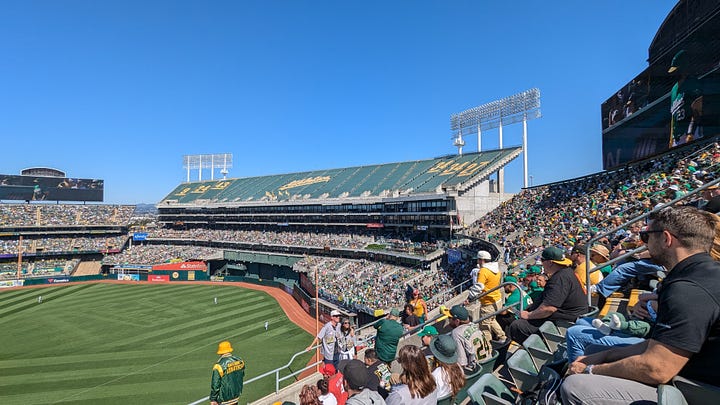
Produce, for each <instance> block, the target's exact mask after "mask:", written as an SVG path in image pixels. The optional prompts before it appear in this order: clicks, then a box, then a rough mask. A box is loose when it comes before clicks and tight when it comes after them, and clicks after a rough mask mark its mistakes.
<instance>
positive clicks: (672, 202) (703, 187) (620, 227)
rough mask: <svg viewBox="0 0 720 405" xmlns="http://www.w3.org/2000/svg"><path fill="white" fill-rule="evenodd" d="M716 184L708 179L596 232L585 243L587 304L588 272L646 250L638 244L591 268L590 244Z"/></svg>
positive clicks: (718, 179) (589, 298)
mask: <svg viewBox="0 0 720 405" xmlns="http://www.w3.org/2000/svg"><path fill="white" fill-rule="evenodd" d="M717 184H720V178H717V179H715V180H712V181H710V182H708V183H705V184H703V185H702V186H701V187H698V188H696V189H694V190H692V191H691V192H689V193H687V194H685V195H683V196H680V197H678V198H676V199H674V200H672V201H670V202H667V203H665V204H662V205H659V206H657V207H655V208H653V209H652V210H651V211H649V212H646V213H644V214H641V215H638V216H636V217H635V218H632V219H630V220H629V221H627V222H625V223H624V224H621V225H619V226H617V227H615V228H613V229H611V230H609V231H605V232H602V233H598V234H596V235H595V236H594V237H593V238H592V239H590V240H589V241H588V243H587V244H586V245H585V277H586V278H585V280H586V286H585V288H586V290H587V300H588V306H590V305H592V291H590V288H588V286H587V284H589V283H590V273H594V272H595V271H599V270H600V269H601V268H603V267H605V266H608V265H613V264H615V263H618V262H620V261H623V260H625V259H627V258H628V257H630V256H632V255H634V254H637V253H642V252H644V251H646V250H647V247H646V246H645V245H643V246H640V247H639V248H636V249H633V250H631V251H629V252H627V253H625V254H623V255H621V256H618V257H616V258H614V259H612V260H609V261H607V262H604V263H601V264H596V265H595V266H594V267H592V268H591V267H590V249H591V248H592V246H593V245H594V244H595V243H596V242H597V241H599V240H600V239H602V238H604V237H607V236H608V235H612V234H614V233H615V232H617V231H619V230H621V229H624V228H626V227H627V226H628V225H631V224H634V223H636V222H638V221H643V220H645V219H646V218H647V217H649V216H650V215H652V214H654V213H656V212H658V211H660V210H662V209H664V208H666V207H670V206H672V205H675V204H676V203H677V202H679V201H683V200H687V199H688V198H690V197H692V196H694V195H696V194H698V193H701V192H703V191H705V190H706V189H708V188H710V187H712V186H715V185H717Z"/></svg>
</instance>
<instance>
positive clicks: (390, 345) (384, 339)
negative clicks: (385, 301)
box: [375, 308, 405, 365]
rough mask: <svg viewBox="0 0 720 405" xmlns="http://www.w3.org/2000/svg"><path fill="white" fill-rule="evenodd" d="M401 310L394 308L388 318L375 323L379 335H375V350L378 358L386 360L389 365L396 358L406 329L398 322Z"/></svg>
mask: <svg viewBox="0 0 720 405" xmlns="http://www.w3.org/2000/svg"><path fill="white" fill-rule="evenodd" d="M399 318H400V311H399V310H397V309H396V308H393V309H392V310H391V311H390V313H389V314H388V315H387V318H385V319H381V320H380V321H378V322H377V323H376V324H375V329H377V335H376V336H375V351H376V352H377V357H378V359H380V360H382V361H384V362H385V363H387V364H388V365H390V363H392V361H393V360H395V355H396V354H397V346H398V342H399V341H400V337H401V336H402V334H403V332H404V331H405V330H404V329H403V327H402V325H400V322H398V319H399Z"/></svg>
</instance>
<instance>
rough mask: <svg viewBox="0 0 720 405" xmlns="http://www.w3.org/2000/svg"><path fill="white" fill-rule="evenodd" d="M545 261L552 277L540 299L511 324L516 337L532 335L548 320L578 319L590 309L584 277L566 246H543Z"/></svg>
mask: <svg viewBox="0 0 720 405" xmlns="http://www.w3.org/2000/svg"><path fill="white" fill-rule="evenodd" d="M541 258H542V265H543V269H544V272H545V274H547V275H548V277H549V278H550V279H549V280H548V282H547V284H546V285H545V289H544V290H543V292H542V295H541V296H540V299H539V300H537V301H535V300H533V303H532V304H531V305H530V306H529V307H527V308H526V309H525V310H523V311H522V312H520V319H516V320H515V321H513V323H511V324H510V326H509V327H508V335H510V337H511V338H512V340H514V341H516V342H518V343H522V342H524V341H525V339H527V337H528V336H530V335H532V334H533V333H538V331H539V330H540V325H542V324H543V323H544V322H545V321H552V322H553V323H554V322H556V321H560V320H562V321H570V322H575V320H576V319H577V318H578V316H580V315H582V314H584V313H586V312H587V311H588V302H587V296H586V295H585V292H583V289H582V286H581V285H580V280H578V278H577V277H576V276H575V273H574V272H573V269H572V267H570V266H571V265H572V260H570V259H568V258H566V257H565V252H564V251H563V250H562V249H559V248H557V247H554V246H551V247H548V248H545V250H543V252H542V255H541Z"/></svg>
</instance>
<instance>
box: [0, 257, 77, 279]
mask: <svg viewBox="0 0 720 405" xmlns="http://www.w3.org/2000/svg"><path fill="white" fill-rule="evenodd" d="M78 264H80V259H73V260H62V259H56V260H53V259H51V260H36V261H31V262H27V261H26V262H22V265H21V270H20V273H21V275H22V277H23V278H28V277H48V276H61V275H62V276H68V275H70V274H71V273H72V272H73V271H74V270H75V268H76V267H77V266H78ZM16 276H17V263H0V279H1V280H8V279H14V278H16Z"/></svg>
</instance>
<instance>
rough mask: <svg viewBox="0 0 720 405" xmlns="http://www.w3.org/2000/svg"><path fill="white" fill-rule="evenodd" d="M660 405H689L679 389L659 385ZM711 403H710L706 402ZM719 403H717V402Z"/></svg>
mask: <svg viewBox="0 0 720 405" xmlns="http://www.w3.org/2000/svg"><path fill="white" fill-rule="evenodd" d="M657 403H658V405H688V403H687V401H686V400H685V397H684V396H683V394H682V392H680V390H679V389H677V388H675V387H673V386H672V385H666V384H660V385H658V402H657ZM705 403H710V402H705ZM715 403H717V402H715Z"/></svg>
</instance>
